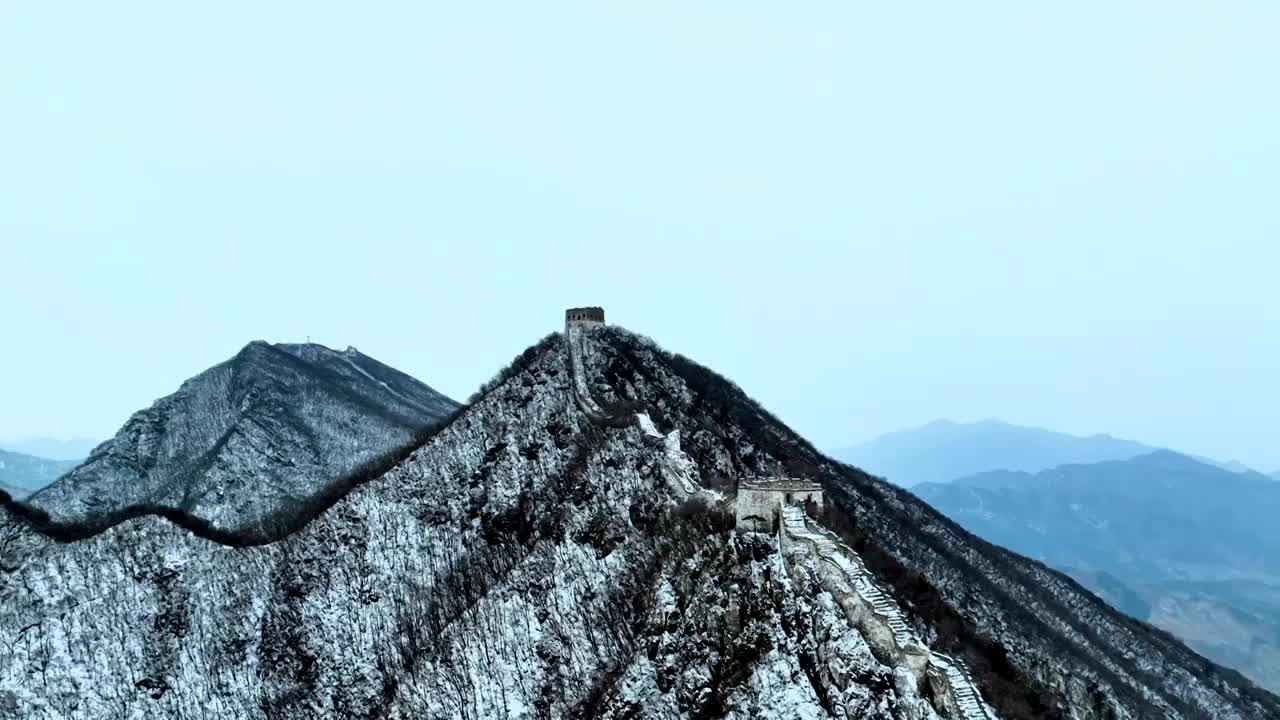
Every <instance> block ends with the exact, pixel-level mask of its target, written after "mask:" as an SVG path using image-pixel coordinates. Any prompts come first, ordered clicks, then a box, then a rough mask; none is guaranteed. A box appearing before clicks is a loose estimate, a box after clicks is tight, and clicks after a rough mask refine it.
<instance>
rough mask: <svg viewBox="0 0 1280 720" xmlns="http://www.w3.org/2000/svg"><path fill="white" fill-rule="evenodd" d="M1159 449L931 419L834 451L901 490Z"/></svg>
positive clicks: (994, 423) (1099, 437) (993, 423)
mask: <svg viewBox="0 0 1280 720" xmlns="http://www.w3.org/2000/svg"><path fill="white" fill-rule="evenodd" d="M1156 449H1158V448H1155V447H1152V446H1149V445H1144V444H1142V443H1137V442H1134V441H1132V440H1125V439H1122V438H1116V437H1113V436H1111V435H1107V434H1102V433H1098V434H1094V435H1090V436H1076V435H1068V434H1066V433H1059V432H1055V431H1052V430H1046V429H1043V428H1037V427H1028V426H1021V425H1013V424H1010V423H1006V422H1004V421H1001V420H995V419H988V420H982V421H979V422H974V423H957V422H952V421H950V420H935V421H933V422H931V423H928V424H926V425H923V426H921V427H918V428H910V429H907V430H899V431H895V432H891V433H886V434H884V435H881V436H880V437H877V438H875V439H873V440H870V441H868V442H865V443H862V444H861V445H856V446H853V447H849V448H845V449H843V450H837V451H835V452H833V453H832V456H833V457H836V458H838V459H840V460H842V461H844V462H848V463H851V464H853V465H857V466H859V467H862V468H864V469H866V470H867V471H868V472H870V473H872V474H874V475H877V476H880V477H884V478H886V479H888V480H889V481H891V482H894V483H895V484H898V485H901V486H903V487H912V486H914V485H917V484H919V483H924V482H947V481H950V480H952V479H954V478H957V477H961V476H965V475H971V474H974V473H978V472H983V471H986V470H998V469H1003V470H1017V471H1024V472H1034V471H1037V470H1043V469H1046V468H1050V467H1056V466H1058V465H1064V464H1068V463H1079V462H1098V461H1101V460H1111V459H1127V458H1129V457H1134V456H1136V455H1141V454H1144V453H1148V452H1152V451H1154V450H1156Z"/></svg>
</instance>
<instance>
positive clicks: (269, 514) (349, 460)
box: [25, 341, 458, 537]
mask: <svg viewBox="0 0 1280 720" xmlns="http://www.w3.org/2000/svg"><path fill="white" fill-rule="evenodd" d="M457 407H458V406H457V404H456V403H454V402H453V401H452V400H449V399H448V398H446V397H445V396H443V395H441V394H439V393H437V392H436V391H434V390H432V389H431V388H430V387H428V386H426V385H424V384H422V383H420V382H418V381H417V380H414V379H412V378H410V377H408V376H406V375H404V374H403V373H400V372H399V371H396V370H394V369H393V368H390V367H388V366H385V365H382V364H381V363H378V362H377V361H376V360H373V359H372V358H368V357H366V356H363V355H360V354H359V353H358V352H357V351H355V350H354V349H350V350H349V351H346V352H338V351H334V350H331V349H329V348H325V347H323V346H319V345H310V344H308V345H299V344H292V345H286V344H281V345H271V344H268V343H266V342H263V341H254V342H251V343H249V344H248V345H246V346H245V347H244V348H242V349H241V350H240V351H239V352H237V353H236V354H235V355H234V356H232V357H231V358H230V359H228V360H226V361H224V362H222V363H219V364H217V365H214V366H213V367H211V368H209V369H208V370H205V371H203V372H201V373H199V374H197V375H195V376H193V377H192V378H189V379H188V380H186V381H184V382H183V383H182V384H181V385H180V386H179V388H178V389H177V391H175V392H174V393H173V394H171V395H168V396H165V397H163V398H160V399H159V400H157V401H155V403H153V404H152V405H151V406H150V407H148V408H146V409H144V410H140V411H138V412H137V413H134V414H133V415H132V416H131V417H130V418H129V420H128V421H127V422H126V423H125V425H124V426H123V428H122V429H121V431H120V432H119V433H118V434H117V435H116V436H115V437H113V438H111V439H110V440H108V441H106V442H104V443H102V444H100V445H99V446H98V447H97V448H96V449H95V450H94V452H93V453H92V454H91V455H90V456H89V458H87V459H86V460H85V462H84V463H82V464H81V465H79V466H77V467H76V468H74V469H72V470H71V471H70V472H68V473H66V474H65V475H64V476H62V477H61V478H60V479H59V480H58V481H57V482H55V483H53V484H51V485H50V486H48V487H46V488H44V489H43V490H41V491H40V492H37V493H34V494H32V495H31V496H30V497H28V498H27V499H26V500H25V504H26V505H27V506H29V509H30V510H31V511H32V512H34V513H35V518H36V520H37V521H38V522H41V523H43V524H45V525H47V526H48V527H51V528H61V529H62V530H64V531H67V532H71V533H72V534H73V535H76V536H81V537H82V536H85V535H87V534H92V533H94V532H97V531H100V530H102V529H104V528H105V526H106V525H109V524H110V523H112V522H116V521H119V520H123V519H126V518H128V517H133V516H136V515H139V514H146V513H160V514H165V513H168V514H175V513H176V514H178V515H189V516H190V517H191V519H192V521H193V522H195V523H197V524H199V523H205V524H208V525H209V526H210V527H213V528H217V529H219V530H221V531H223V532H226V533H241V534H243V533H249V532H257V533H259V534H261V535H263V536H272V535H274V534H278V533H279V532H280V531H279V530H276V529H273V528H272V525H273V524H274V523H276V522H277V520H278V518H280V517H285V516H288V515H290V509H291V508H294V507H295V506H299V505H305V504H307V503H310V502H316V501H319V499H320V498H324V497H326V496H331V495H333V494H334V490H333V489H331V488H329V487H328V484H329V483H335V482H336V483H345V482H348V481H349V480H348V479H347V478H348V477H349V476H353V475H355V474H358V473H357V471H358V470H360V469H362V468H364V467H365V466H367V465H370V464H374V465H376V464H377V463H378V462H379V460H380V459H381V458H382V457H384V456H386V455H395V454H397V453H401V452H402V451H401V450H400V448H402V447H404V446H406V445H413V444H415V443H416V442H418V441H419V440H420V436H421V435H422V434H423V433H426V432H427V431H428V430H429V429H430V428H431V427H432V426H433V425H435V424H437V423H439V422H441V421H442V420H444V419H446V418H447V417H448V416H449V415H450V414H451V413H453V412H454V411H455V410H456V408H457Z"/></svg>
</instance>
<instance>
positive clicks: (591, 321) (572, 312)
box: [564, 307, 604, 325]
mask: <svg viewBox="0 0 1280 720" xmlns="http://www.w3.org/2000/svg"><path fill="white" fill-rule="evenodd" d="M564 321H565V322H566V323H577V324H579V325H603V324H604V308H602V307H579V308H569V309H568V310H565V311H564Z"/></svg>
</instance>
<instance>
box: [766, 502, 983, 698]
mask: <svg viewBox="0 0 1280 720" xmlns="http://www.w3.org/2000/svg"><path fill="white" fill-rule="evenodd" d="M782 530H783V532H785V533H786V534H787V535H788V536H789V537H792V538H796V539H799V540H802V541H804V542H805V543H807V544H808V545H809V546H811V547H812V548H813V549H814V551H815V552H816V553H817V555H818V557H819V558H821V559H822V560H823V561H825V562H828V563H830V564H831V565H833V566H835V567H836V568H837V569H838V570H840V572H841V573H842V574H843V575H844V576H845V578H847V579H848V581H849V582H850V584H851V585H852V586H853V587H854V589H855V590H856V591H857V593H858V594H859V595H860V596H862V598H863V599H864V600H866V601H867V603H868V604H870V605H871V608H872V610H873V611H874V612H875V613H876V614H877V615H879V616H880V617H882V618H885V619H886V623H887V624H888V626H889V628H890V630H892V631H893V637H894V642H895V643H897V645H898V647H900V648H906V647H908V646H909V645H912V644H915V645H921V643H920V642H919V640H918V639H917V638H916V637H915V635H914V633H912V631H911V627H910V626H909V625H908V624H907V621H906V618H905V617H904V616H903V614H902V609H901V608H899V607H898V604H897V602H895V601H894V600H893V598H892V597H891V596H890V595H889V594H888V593H887V592H885V591H884V589H883V588H881V587H880V586H879V584H877V583H876V581H875V579H874V577H873V576H872V574H871V571H870V570H868V569H867V567H866V566H865V565H863V564H862V560H861V559H860V558H858V555H857V553H855V552H854V551H853V550H852V549H849V547H848V546H847V545H845V544H844V543H843V542H841V541H840V540H839V539H838V538H836V536H835V535H834V534H833V533H832V532H831V531H830V530H827V529H826V528H823V527H822V526H820V525H817V524H816V523H810V522H809V520H808V517H807V516H806V515H805V514H804V510H803V509H802V508H801V507H799V506H797V505H786V506H784V507H783V508H782ZM929 664H930V665H931V666H933V667H934V668H935V669H937V670H939V671H941V673H942V676H943V677H944V678H945V679H946V683H947V689H948V690H949V693H950V695H951V697H952V698H953V699H954V701H955V704H956V705H957V706H958V708H957V709H958V711H959V713H960V717H959V718H955V719H954V720H998V718H996V716H995V715H993V714H992V713H991V711H990V710H989V709H988V708H987V705H986V703H984V702H983V701H982V695H981V693H980V692H979V691H978V685H977V683H976V682H974V680H973V677H972V676H970V675H969V672H968V670H967V669H966V668H965V666H964V663H962V662H961V661H959V660H956V659H954V658H951V657H948V656H946V655H943V654H942V653H937V652H930V653H929Z"/></svg>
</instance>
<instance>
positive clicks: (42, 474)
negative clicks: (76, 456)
mask: <svg viewBox="0 0 1280 720" xmlns="http://www.w3.org/2000/svg"><path fill="white" fill-rule="evenodd" d="M75 466H76V462H75V461H66V460H49V459H46V458H39V457H33V456H31V455H24V454H23V453H17V452H9V451H7V450H0V490H3V491H4V492H7V493H8V494H9V496H10V497H15V498H23V497H26V496H27V495H29V494H31V493H33V492H35V491H37V490H39V489H41V488H43V487H44V486H46V485H48V484H49V483H51V482H53V481H54V480H56V479H57V478H58V476H59V475H61V474H63V473H65V472H66V471H68V470H70V469H71V468H73V467H75Z"/></svg>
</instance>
